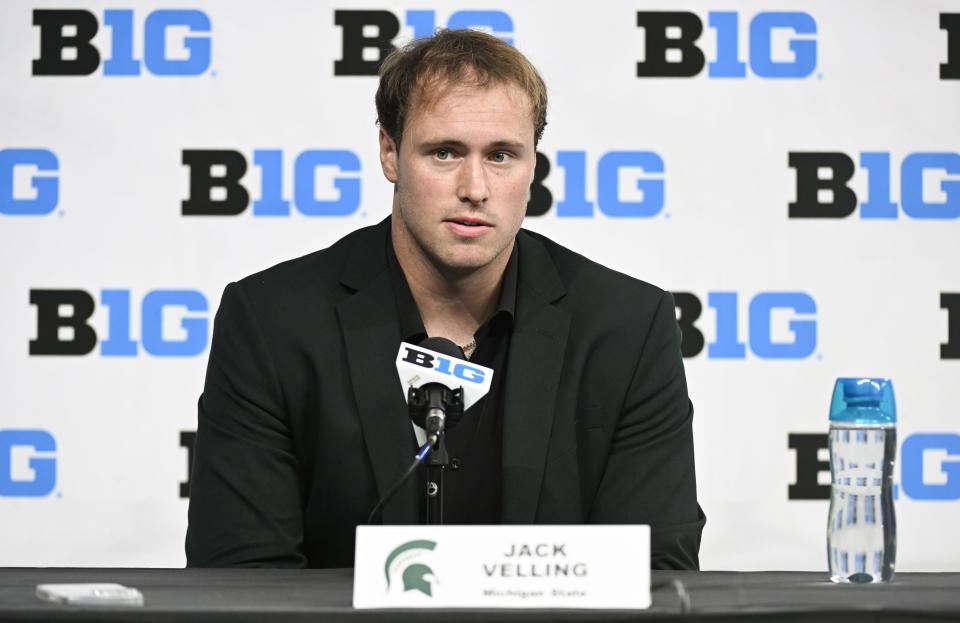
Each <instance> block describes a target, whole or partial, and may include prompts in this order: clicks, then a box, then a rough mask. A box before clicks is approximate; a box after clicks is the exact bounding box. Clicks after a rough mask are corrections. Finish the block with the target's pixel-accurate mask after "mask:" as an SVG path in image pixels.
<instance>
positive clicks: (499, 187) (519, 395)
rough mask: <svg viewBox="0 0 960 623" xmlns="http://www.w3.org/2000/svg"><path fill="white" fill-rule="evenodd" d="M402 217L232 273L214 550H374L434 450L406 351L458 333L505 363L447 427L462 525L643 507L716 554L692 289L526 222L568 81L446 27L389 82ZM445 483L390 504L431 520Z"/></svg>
mask: <svg viewBox="0 0 960 623" xmlns="http://www.w3.org/2000/svg"><path fill="white" fill-rule="evenodd" d="M376 102H377V112H378V117H379V123H380V136H379V140H380V160H381V164H382V167H383V172H384V175H385V176H386V178H387V179H388V180H389V181H390V182H392V183H393V184H394V188H395V192H394V197H393V206H392V213H391V217H390V218H388V219H387V220H385V221H384V222H382V223H380V224H379V225H376V226H373V227H369V228H365V229H361V230H359V231H357V232H354V233H352V234H350V235H348V236H347V237H345V238H344V239H342V240H340V241H338V242H337V243H335V244H334V245H333V246H332V247H330V248H328V249H325V250H323V251H319V252H317V253H314V254H312V255H308V256H306V257H303V258H300V259H297V260H293V261H290V262H286V263H284V264H280V265H279V266H275V267H273V268H271V269H269V270H267V271H264V272H262V273H258V274H256V275H253V276H251V277H247V278H246V279H243V280H241V281H240V282H238V283H234V284H230V285H229V286H227V289H226V290H225V292H224V296H223V301H222V303H221V306H220V310H219V312H218V313H217V319H216V324H215V328H214V336H213V346H212V348H211V352H210V361H209V366H208V371H207V379H206V386H205V388H204V393H203V396H202V397H201V400H200V405H199V425H198V431H197V442H196V446H195V451H194V452H195V455H194V471H193V476H192V491H191V501H190V512H189V523H190V525H189V529H188V532H187V543H186V549H187V560H188V564H189V565H191V566H226V565H246V566H259V565H262V566H312V567H344V566H352V564H353V549H354V529H355V527H356V525H357V524H360V523H363V522H365V520H366V517H367V515H368V514H369V512H370V510H371V509H372V508H373V506H374V504H375V503H376V501H377V499H378V498H379V497H380V496H381V495H382V494H383V493H385V491H386V490H387V488H389V487H390V486H391V485H392V484H393V483H394V482H395V481H396V479H397V478H398V477H399V476H400V474H402V473H403V471H404V469H405V468H406V467H407V466H408V465H409V463H410V461H411V458H412V456H413V453H414V451H415V449H416V442H415V439H414V433H413V429H412V426H411V423H410V421H409V419H408V418H407V415H406V412H407V409H406V404H405V399H404V395H403V391H402V389H401V387H400V383H399V382H398V381H397V372H396V370H395V368H394V359H395V357H396V353H397V350H398V347H399V344H400V342H401V341H407V342H414V343H415V342H418V341H420V340H422V339H423V338H425V337H427V336H440V337H446V338H448V339H450V340H452V341H454V342H455V343H457V344H459V345H461V346H462V348H463V349H464V351H465V353H466V354H467V355H468V356H469V357H471V359H472V360H473V361H475V362H478V363H480V364H483V365H486V366H488V367H492V368H493V369H494V370H495V375H494V383H493V386H492V388H491V391H490V393H489V394H488V395H487V396H486V397H485V398H484V399H482V400H481V401H480V402H478V403H477V404H476V405H475V406H473V407H472V408H471V409H469V410H468V411H467V413H466V414H465V415H464V418H463V420H462V421H461V422H460V424H459V425H458V426H457V427H456V428H454V429H451V430H450V431H449V432H448V433H447V444H448V449H449V452H450V455H451V469H450V470H448V475H447V476H446V477H445V519H446V521H447V523H517V524H529V523H553V524H556V523H644V524H649V525H650V526H651V528H652V556H653V560H652V564H653V566H654V567H666V568H696V567H697V565H698V561H697V552H698V549H699V542H700V534H701V530H702V528H703V522H704V519H703V515H702V513H701V512H700V508H699V506H698V504H697V501H696V484H695V476H694V455H693V438H692V430H691V421H692V413H693V411H692V407H691V405H690V402H689V399H688V397H687V390H686V383H685V380H684V372H683V362H682V359H681V356H680V336H679V330H678V327H677V323H676V318H675V312H674V305H673V299H672V297H671V296H670V294H669V293H667V292H664V291H662V290H660V289H658V288H655V287H654V286H651V285H649V284H646V283H643V282H641V281H637V280H635V279H633V278H630V277H627V276H625V275H622V274H619V273H616V272H613V271H611V270H609V269H606V268H604V267H602V266H600V265H598V264H595V263H593V262H590V261H589V260H586V259H585V258H583V257H581V256H579V255H577V254H575V253H573V252H571V251H569V250H567V249H564V248H563V247H560V246H559V245H557V244H555V243H553V242H551V241H550V240H548V239H546V238H544V237H542V236H538V235H535V234H532V233H529V232H525V231H522V230H521V229H520V225H521V222H522V221H523V217H524V214H525V212H526V204H527V199H528V192H529V188H530V184H531V182H532V180H533V171H534V165H535V163H536V145H537V142H538V140H539V138H540V136H541V134H542V132H543V129H544V126H545V125H546V104H547V98H546V89H545V87H544V85H543V82H542V80H541V79H540V76H539V75H538V74H537V72H536V70H535V69H534V68H533V66H532V65H531V64H530V63H529V61H528V60H527V59H526V58H524V57H523V55H521V54H520V53H519V52H517V51H516V50H515V49H514V48H512V47H511V46H509V45H507V44H505V43H503V42H502V41H500V40H499V39H497V38H495V37H492V36H489V35H486V34H482V33H478V32H474V31H441V32H439V33H438V34H437V35H436V36H434V37H432V38H429V39H422V40H418V41H415V42H413V43H412V44H410V45H408V46H407V47H405V48H402V49H400V50H398V51H396V52H395V53H393V54H392V55H391V56H390V57H388V58H387V59H386V61H385V62H384V64H383V67H382V69H381V74H380V87H379V90H378V92H377V98H376ZM421 488H422V483H419V484H418V483H417V482H416V481H411V482H409V483H408V484H407V486H406V487H405V488H404V489H403V490H401V492H400V493H399V494H398V495H397V496H396V497H395V498H394V499H393V500H392V501H391V502H390V503H389V504H387V505H386V507H385V508H384V510H383V515H382V516H383V522H384V523H393V524H400V523H419V522H420V521H421V519H422V517H421V506H422V500H423V495H422V491H421Z"/></svg>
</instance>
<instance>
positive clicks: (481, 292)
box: [393, 235, 512, 346]
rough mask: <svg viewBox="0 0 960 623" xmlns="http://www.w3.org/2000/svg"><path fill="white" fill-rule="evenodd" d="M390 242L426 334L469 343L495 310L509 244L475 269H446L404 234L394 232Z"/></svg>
mask: <svg viewBox="0 0 960 623" xmlns="http://www.w3.org/2000/svg"><path fill="white" fill-rule="evenodd" d="M393 245H394V253H396V256H397V261H398V262H399V263H400V267H401V268H402V269H403V274H404V276H405V277H406V279H407V284H408V285H409V286H410V292H411V294H412V295H413V299H414V301H415V302H416V304H417V309H418V310H419V311H420V317H421V319H422V320H423V325H424V328H425V329H426V330H427V334H428V335H430V336H431V337H445V338H448V339H450V340H453V341H454V342H455V343H457V344H459V345H461V346H462V345H464V344H467V343H468V342H470V341H471V340H472V339H473V334H474V332H476V330H477V328H478V327H479V326H480V325H481V324H482V323H484V322H485V321H486V320H487V319H488V318H489V317H490V316H491V315H492V314H493V312H494V310H495V309H496V306H497V302H498V300H499V297H500V288H501V285H502V283H503V274H504V271H505V270H506V266H507V262H508V261H509V259H510V253H511V252H512V247H510V248H508V249H507V250H506V251H504V252H503V253H501V254H500V256H498V257H496V258H495V259H494V260H493V261H492V262H491V263H490V264H488V265H486V266H483V267H481V268H478V269H476V270H472V271H447V270H443V269H442V268H440V267H438V266H436V264H435V263H434V262H432V261H431V260H430V259H429V258H427V257H425V255H424V253H423V252H422V250H420V249H419V248H416V246H415V243H414V242H413V241H410V240H407V239H406V237H404V236H399V237H398V236H397V235H394V236H393Z"/></svg>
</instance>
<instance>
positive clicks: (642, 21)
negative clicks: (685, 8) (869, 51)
mask: <svg viewBox="0 0 960 623" xmlns="http://www.w3.org/2000/svg"><path fill="white" fill-rule="evenodd" d="M740 23H741V15H740V14H739V13H737V12H736V11H711V12H710V13H708V14H707V24H708V26H709V27H710V28H712V29H713V30H714V31H715V33H716V50H715V51H716V56H715V57H714V60H712V61H710V62H709V64H708V63H707V59H706V55H705V53H704V52H705V51H704V49H703V48H702V47H700V45H698V43H697V42H698V40H699V39H700V35H701V34H703V21H702V20H701V19H700V17H698V16H697V15H696V14H694V13H688V12H681V11H673V12H671V11H638V12H637V27H638V28H640V29H641V30H642V31H643V34H644V59H643V60H642V61H640V62H638V63H637V77H638V78H690V77H693V76H696V75H697V74H699V73H700V72H701V71H703V68H704V66H705V65H706V66H707V75H708V76H709V77H710V78H745V77H746V76H747V67H748V66H749V68H750V72H751V73H753V75H755V76H757V77H759V78H805V77H807V76H809V75H811V74H812V73H813V72H814V71H815V70H816V68H817V39H816V36H817V22H816V20H815V19H814V18H813V16H811V15H810V14H809V13H803V12H799V11H764V12H760V13H757V14H756V15H754V16H753V17H752V18H750V22H749V27H748V28H747V32H748V36H747V37H746V41H745V42H743V41H742V39H743V37H741V34H740ZM778 37H788V39H787V41H786V46H785V47H787V48H788V49H789V53H787V54H784V55H783V57H782V58H780V57H778V55H777V54H776V53H775V50H776V49H778V46H777V45H776V43H775V41H776V39H777V38H778Z"/></svg>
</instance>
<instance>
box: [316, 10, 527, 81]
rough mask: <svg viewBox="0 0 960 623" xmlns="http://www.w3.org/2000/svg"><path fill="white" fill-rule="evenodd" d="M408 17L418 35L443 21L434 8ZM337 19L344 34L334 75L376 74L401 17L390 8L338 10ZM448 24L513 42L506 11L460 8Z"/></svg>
mask: <svg viewBox="0 0 960 623" xmlns="http://www.w3.org/2000/svg"><path fill="white" fill-rule="evenodd" d="M404 18H405V20H404V21H405V24H406V25H407V26H408V27H409V28H411V29H412V30H413V38H414V39H419V38H421V37H429V36H430V35H432V34H433V33H434V30H436V28H437V27H438V26H442V25H443V24H439V23H438V22H437V12H436V11H434V10H432V9H417V10H409V11H407V12H406V13H405V15H404ZM333 22H334V24H336V25H337V26H339V27H340V28H341V29H342V36H343V46H342V54H341V55H340V60H338V61H334V63H333V75H335V76H376V75H377V70H378V69H379V68H380V63H382V62H383V59H384V58H386V56H387V54H389V53H390V52H392V51H393V50H394V45H393V40H394V39H396V37H397V35H399V34H400V18H398V17H397V16H396V15H394V14H393V13H391V12H390V11H334V13H333ZM446 27H447V28H449V29H451V30H457V29H461V28H477V29H482V30H487V31H490V32H492V33H493V34H494V35H496V36H498V37H500V38H501V39H503V40H504V41H506V42H507V43H509V44H511V45H512V44H513V39H512V38H511V36H512V35H513V19H512V18H511V17H510V15H509V14H507V13H506V12H504V11H479V10H465V11H456V12H455V13H452V14H450V17H448V18H447V23H446Z"/></svg>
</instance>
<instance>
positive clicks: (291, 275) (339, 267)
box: [238, 225, 380, 296]
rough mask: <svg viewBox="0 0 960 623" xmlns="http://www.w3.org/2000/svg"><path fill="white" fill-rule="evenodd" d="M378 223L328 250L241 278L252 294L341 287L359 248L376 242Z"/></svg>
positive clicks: (272, 293)
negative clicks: (344, 273)
mask: <svg viewBox="0 0 960 623" xmlns="http://www.w3.org/2000/svg"><path fill="white" fill-rule="evenodd" d="M379 227H380V226H378V225H374V226H370V227H364V228H361V229H358V230H356V231H353V232H351V233H349V234H347V235H346V236H344V237H343V238H341V239H339V240H337V241H336V242H334V243H333V244H332V245H330V246H329V247H327V248H325V249H320V250H318V251H313V252H312V253H308V254H306V255H303V256H301V257H297V258H294V259H290V260H286V261H284V262H280V263H279V264H276V265H274V266H271V267H270V268H267V269H264V270H261V271H259V272H256V273H254V274H252V275H249V276H247V277H244V278H243V279H240V280H239V281H238V285H239V286H240V288H241V289H242V290H244V291H245V292H248V293H251V294H268V295H276V296H284V295H296V293H297V292H301V293H303V292H304V291H312V292H316V291H317V290H321V291H322V290H327V289H329V288H331V287H333V288H339V282H340V277H341V275H342V274H343V271H344V268H345V266H346V264H347V262H348V261H349V260H350V258H351V256H352V255H353V252H354V250H355V247H356V246H357V245H358V244H359V245H364V244H366V245H370V244H373V240H374V239H376V238H377V234H378V228H379Z"/></svg>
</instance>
